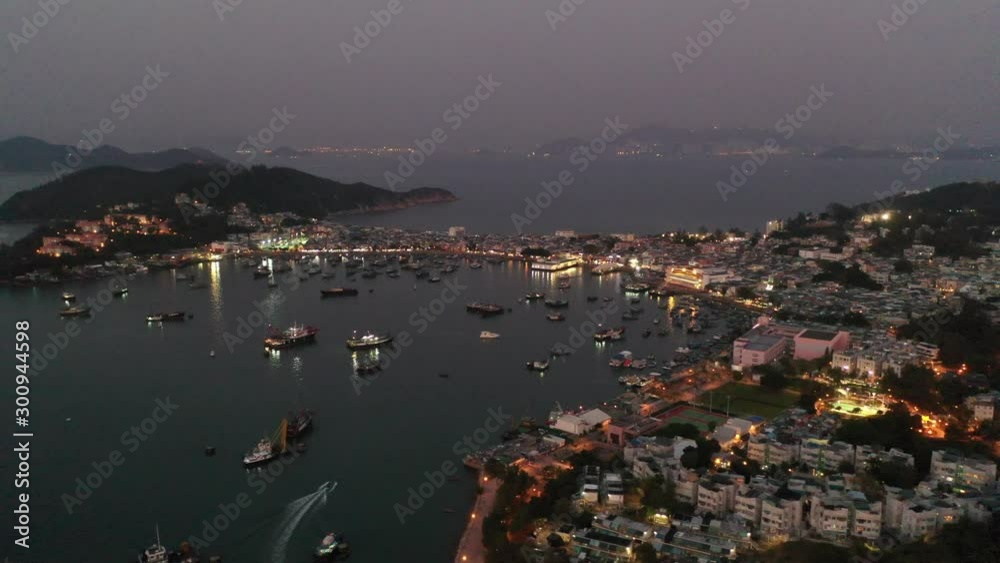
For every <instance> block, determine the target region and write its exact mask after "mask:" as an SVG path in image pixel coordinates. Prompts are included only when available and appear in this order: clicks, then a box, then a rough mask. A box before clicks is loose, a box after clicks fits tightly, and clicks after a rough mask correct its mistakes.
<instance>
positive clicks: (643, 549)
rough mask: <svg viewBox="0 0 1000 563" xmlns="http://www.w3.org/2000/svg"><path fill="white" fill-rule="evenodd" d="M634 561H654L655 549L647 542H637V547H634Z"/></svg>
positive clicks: (637, 562) (655, 559)
mask: <svg viewBox="0 0 1000 563" xmlns="http://www.w3.org/2000/svg"><path fill="white" fill-rule="evenodd" d="M635 561H636V563H656V561H657V555H656V550H655V549H653V546H652V545H650V544H648V543H645V542H643V543H641V544H639V547H637V548H635Z"/></svg>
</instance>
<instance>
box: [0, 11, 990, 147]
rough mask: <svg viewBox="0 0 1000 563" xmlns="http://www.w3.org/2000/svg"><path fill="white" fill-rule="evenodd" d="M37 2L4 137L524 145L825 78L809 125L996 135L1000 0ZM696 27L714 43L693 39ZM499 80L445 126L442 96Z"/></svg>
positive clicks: (774, 110)
mask: <svg viewBox="0 0 1000 563" xmlns="http://www.w3.org/2000/svg"><path fill="white" fill-rule="evenodd" d="M59 1H61V2H65V5H61V4H59ZM45 2H51V3H52V4H51V5H50V6H49V10H50V11H54V10H55V8H54V7H53V6H57V7H58V11H57V12H56V13H55V15H52V16H48V15H47V14H46V15H45V17H42V16H41V15H39V13H41V11H42V8H41V7H40V4H39V0H4V2H2V4H0V31H2V32H3V33H4V35H5V38H4V42H3V45H2V46H0V117H2V119H0V138H6V137H10V136H15V135H31V136H35V137H39V138H43V139H45V140H48V141H51V142H60V143H67V144H71V143H75V142H76V141H77V140H78V139H79V138H80V137H81V132H82V131H84V130H89V129H94V128H99V126H100V123H101V120H102V119H108V120H110V122H111V124H113V126H114V128H113V130H111V131H109V132H108V133H107V134H106V135H105V137H106V138H105V139H104V142H105V143H107V144H112V145H117V146H120V147H123V148H126V149H128V150H152V149H162V148H167V147H171V146H208V147H218V146H223V147H225V146H236V145H237V144H238V143H239V142H240V140H241V139H245V138H246V137H247V136H248V135H252V134H256V133H258V132H259V130H260V129H261V128H265V127H268V126H269V124H270V123H271V118H272V117H273V116H274V110H275V109H278V110H280V111H282V112H284V113H285V115H288V114H291V115H294V118H290V119H288V120H287V121H288V123H287V124H285V126H283V128H282V130H281V131H280V132H277V133H275V141H274V144H276V145H291V146H296V147H304V146H310V145H368V146H370V145H380V144H410V143H413V141H414V140H415V139H424V138H427V137H430V136H431V135H432V133H433V131H434V130H435V129H436V128H441V129H442V130H443V131H444V132H445V133H446V135H447V141H446V142H444V143H441V145H442V146H444V147H445V149H450V150H463V149H466V148H470V147H478V146H483V147H490V148H494V149H499V148H502V147H504V146H506V145H511V146H513V147H514V148H515V149H518V150H521V149H527V148H530V147H533V146H535V145H537V144H538V143H544V142H547V141H550V140H553V139H557V138H562V137H570V136H577V137H581V138H592V137H594V136H596V135H599V134H600V132H601V130H602V127H603V126H604V125H603V124H604V120H605V118H613V117H615V116H618V117H620V120H621V122H623V123H626V124H628V125H629V126H631V127H638V126H642V125H652V124H656V125H664V126H668V127H682V128H698V129H700V128H708V127H712V126H720V127H754V128H761V129H765V130H768V129H774V127H775V123H776V121H777V120H778V119H780V118H781V117H782V116H784V115H785V114H787V113H789V112H795V111H796V109H797V108H799V106H801V105H803V104H806V103H807V101H808V99H809V95H810V91H811V90H810V88H811V87H821V86H824V85H825V88H826V90H827V91H829V92H831V93H832V95H831V96H829V99H828V100H826V101H825V102H824V103H822V105H821V107H819V108H818V109H816V110H815V111H812V112H811V115H810V118H809V119H808V121H807V122H805V123H803V124H802V127H803V129H805V128H808V130H809V132H810V133H811V134H816V135H829V136H830V137H831V139H834V140H836V141H837V142H846V143H852V144H860V143H880V142H907V141H909V140H912V139H913V138H914V137H916V136H925V135H927V134H928V132H931V133H932V132H933V131H934V130H935V129H936V128H938V127H947V126H951V127H953V128H954V130H955V131H960V132H961V133H962V134H963V136H964V138H965V139H966V140H968V141H970V142H973V143H997V144H1000V88H998V86H1000V41H998V39H997V37H998V30H1000V0H906V1H905V2H904V1H901V0H837V1H833V2H831V1H830V0H669V1H668V0H614V1H602V0H575V1H574V0H562V1H561V4H562V7H561V8H560V0H491V1H486V0H352V1H349V2H348V1H344V0H296V1H294V2H288V1H282V2H278V1H276V0H42V3H45ZM577 2H579V4H577ZM921 2H923V3H921ZM389 7H392V8H393V9H394V10H395V12H396V13H395V14H392V13H390V12H388V11H387V10H388V8H389ZM373 10H374V11H376V12H379V11H381V12H383V14H388V15H389V16H391V19H388V18H386V17H385V16H384V15H383V16H382V18H381V19H382V21H383V22H385V23H378V22H374V21H373V20H374V17H373V15H372V11H373ZM560 10H561V14H560ZM727 10H728V12H727ZM894 11H895V12H896V17H895V20H893V19H892V18H893V13H894ZM906 12H909V13H908V14H907V13H906ZM557 14H559V15H557ZM33 17H34V18H35V21H36V22H44V25H41V26H36V27H37V29H36V30H35V31H36V32H35V33H30V32H31V31H32V30H31V29H30V28H29V29H27V30H26V29H24V28H25V26H24V21H23V20H22V18H28V19H29V20H31V19H32V18H33ZM713 20H717V21H715V22H714V23H713ZM723 20H725V21H723ZM880 20H881V21H882V22H885V24H884V25H880V23H879V22H880ZM706 22H707V24H706ZM366 25H367V29H368V30H371V31H374V33H371V34H365V32H364V30H365V28H366ZM356 27H357V28H358V29H361V30H362V34H364V36H363V37H358V34H357V33H356V30H355V28H356ZM708 28H712V29H713V30H714V31H715V34H714V35H713V34H712V30H710V29H708ZM702 32H704V33H702ZM699 33H701V36H700V39H701V42H702V44H703V45H707V46H704V47H701V46H700V47H701V49H700V52H698V51H697V50H695V49H694V48H692V49H691V50H688V51H686V49H688V45H689V38H690V39H691V42H694V43H697V42H698V39H699ZM29 34H30V35H31V37H30V38H29V37H28V35H29ZM345 52H346V53H347V54H346V55H345ZM692 54H694V55H693V56H692ZM348 55H349V56H348ZM685 57H686V58H685ZM348 58H349V59H350V60H348ZM678 61H682V62H680V63H679V62H678ZM157 65H159V66H157ZM147 66H148V67H150V68H153V69H157V68H158V69H159V78H158V79H156V80H150V79H146V81H147V84H149V85H154V86H155V89H153V88H151V89H145V88H144V87H143V86H142V84H143V79H144V77H145V76H146V74H147V70H146V69H147ZM491 76H492V82H493V83H494V86H493V87H492V91H488V90H486V89H485V88H480V89H479V92H480V94H481V98H480V99H477V100H475V103H474V104H473V105H475V106H478V107H475V110H474V111H472V112H469V111H464V113H465V117H462V119H461V121H460V122H459V123H458V124H457V125H458V126H457V128H456V127H455V125H456V121H457V120H458V119H457V118H456V117H455V113H452V114H451V119H450V120H449V119H448V114H446V113H445V112H446V111H448V110H449V109H450V108H453V106H454V104H456V103H461V102H463V100H466V98H467V97H468V96H475V94H476V92H477V86H478V85H479V84H480V77H482V78H483V80H489V79H490V77H491ZM497 83H498V84H497ZM135 88H139V89H140V91H139V92H138V94H139V95H142V96H144V99H143V100H142V101H141V102H135V101H134V100H129V101H131V102H132V105H134V106H135V107H130V108H129V111H128V114H127V115H124V111H123V106H122V104H123V103H124V101H123V100H121V97H122V96H123V95H127V94H129V93H130V92H132V91H133V89H135ZM116 99H117V100H118V106H117V109H115V108H116V106H115V101H116ZM468 103H469V104H472V102H468ZM469 107H472V105H470V106H469Z"/></svg>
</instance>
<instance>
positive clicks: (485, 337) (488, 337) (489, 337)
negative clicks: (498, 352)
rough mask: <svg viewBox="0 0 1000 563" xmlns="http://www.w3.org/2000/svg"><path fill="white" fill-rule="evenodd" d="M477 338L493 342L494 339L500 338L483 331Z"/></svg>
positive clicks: (495, 334)
mask: <svg viewBox="0 0 1000 563" xmlns="http://www.w3.org/2000/svg"><path fill="white" fill-rule="evenodd" d="M479 338H482V339H483V340H493V339H495V338H500V335H499V334H497V333H495V332H490V331H488V330H484V331H482V332H480V333H479Z"/></svg>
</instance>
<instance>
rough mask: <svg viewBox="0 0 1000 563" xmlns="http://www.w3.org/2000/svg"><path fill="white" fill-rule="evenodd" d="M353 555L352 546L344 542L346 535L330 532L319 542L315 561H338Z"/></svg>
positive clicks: (314, 554) (315, 551) (314, 555)
mask: <svg viewBox="0 0 1000 563" xmlns="http://www.w3.org/2000/svg"><path fill="white" fill-rule="evenodd" d="M350 554H351V546H350V545H348V544H347V542H346V541H345V540H344V535H343V534H340V533H337V532H330V533H329V534H327V535H326V537H324V538H323V541H321V542H319V545H318V546H317V547H316V549H315V550H314V552H313V557H314V560H315V561H318V562H319V561H323V562H325V561H338V560H340V559H346V558H347V557H348V556H349V555H350Z"/></svg>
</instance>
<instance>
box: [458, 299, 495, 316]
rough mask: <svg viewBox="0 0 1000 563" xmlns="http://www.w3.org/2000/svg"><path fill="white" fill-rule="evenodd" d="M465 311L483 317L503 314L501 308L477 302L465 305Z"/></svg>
mask: <svg viewBox="0 0 1000 563" xmlns="http://www.w3.org/2000/svg"><path fill="white" fill-rule="evenodd" d="M465 310H466V311H468V312H470V313H478V314H480V315H482V316H484V317H488V316H490V315H499V314H501V313H503V307H501V306H500V305H496V304H493V303H480V302H478V301H476V302H473V303H467V304H466V305H465Z"/></svg>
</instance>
